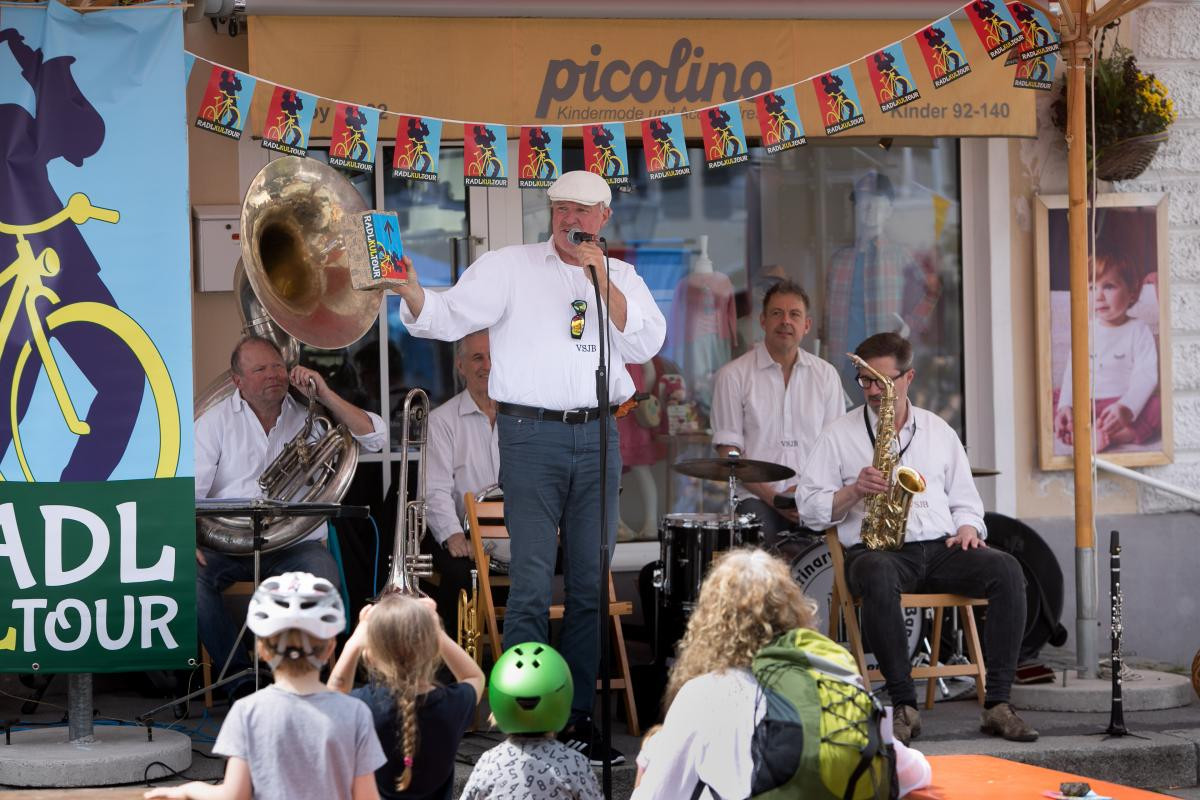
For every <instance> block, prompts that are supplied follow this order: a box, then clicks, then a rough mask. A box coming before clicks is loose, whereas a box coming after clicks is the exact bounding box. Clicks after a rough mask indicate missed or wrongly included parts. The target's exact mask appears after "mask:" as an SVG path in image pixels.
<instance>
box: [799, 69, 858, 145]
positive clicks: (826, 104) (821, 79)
mask: <svg viewBox="0 0 1200 800" xmlns="http://www.w3.org/2000/svg"><path fill="white" fill-rule="evenodd" d="M812 85H813V89H815V90H816V93H817V107H818V108H819V109H820V112H821V120H822V122H823V123H824V125H825V135H826V136H833V135H834V134H838V133H842V132H843V131H848V130H850V129H851V128H857V127H858V126H859V125H862V124H863V123H865V122H866V121H867V120H866V117H864V116H863V109H862V101H861V100H859V99H858V89H857V88H856V87H855V85H854V77H853V76H852V75H851V74H850V68H849V67H838V68H837V69H835V70H830V71H829V72H826V73H825V74H824V75H818V76H817V77H815V78H813V79H812Z"/></svg>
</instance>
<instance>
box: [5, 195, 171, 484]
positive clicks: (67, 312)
mask: <svg viewBox="0 0 1200 800" xmlns="http://www.w3.org/2000/svg"><path fill="white" fill-rule="evenodd" d="M92 219H94V220H99V221H101V222H108V223H112V224H115V223H116V222H117V221H118V220H119V219H120V214H119V213H118V212H117V211H115V210H113V209H108V208H99V207H97V206H93V205H92V204H91V201H90V200H89V199H88V197H87V195H85V194H83V193H80V192H77V193H75V194H73V195H71V197H70V199H69V200H67V204H66V206H64V207H63V208H62V210H60V211H58V212H57V213H55V214H52V215H51V216H49V217H47V218H46V219H43V220H41V221H39V222H34V223H29V224H25V225H15V224H11V223H6V222H4V221H0V234H7V235H9V236H14V237H16V251H17V257H16V260H15V261H13V262H12V263H11V264H9V265H8V266H7V267H5V268H4V270H3V271H0V287H3V286H5V285H6V284H11V285H12V288H11V290H10V293H9V295H8V299H7V300H6V302H5V305H4V311H3V312H2V313H0V349H2V348H3V347H4V346H5V345H6V344H7V343H8V341H9V337H10V336H12V335H13V328H14V326H15V322H16V319H17V315H18V314H19V313H22V312H24V314H25V316H26V318H27V319H28V322H29V331H30V333H29V340H28V341H26V342H25V343H24V345H23V346H22V347H21V349H20V350H19V352H18V354H17V359H16V362H15V366H14V367H13V374H12V378H11V389H12V390H11V393H10V395H9V408H8V409H7V413H8V414H9V419H10V420H11V424H12V445H13V450H14V453H15V455H16V457H17V461H18V463H19V464H20V467H21V472H22V474H23V475H24V477H25V480H27V481H35V480H37V478H36V477H35V476H34V473H33V470H32V469H31V467H30V465H29V459H28V457H27V453H26V448H25V443H24V442H23V441H22V438H21V432H20V428H19V425H18V423H19V421H20V413H21V412H20V409H19V407H18V404H19V401H18V392H17V387H18V386H20V385H21V377H22V374H23V373H24V371H25V369H26V367H27V365H28V362H29V358H30V356H31V355H32V354H33V351H34V350H35V349H36V350H37V355H38V358H39V359H40V361H41V367H42V369H43V370H45V374H46V379H47V380H48V381H49V383H50V387H51V390H52V391H53V393H54V398H55V400H56V401H57V403H58V408H59V411H60V412H61V414H62V417H63V421H64V422H65V424H66V427H67V429H68V430H69V431H70V432H71V433H72V434H74V435H76V436H87V435H88V434H90V433H91V426H90V425H88V423H87V422H84V421H83V420H81V419H80V418H79V414H78V413H77V411H76V403H75V402H74V401H73V400H72V398H71V394H70V390H69V389H68V388H67V385H66V382H65V381H64V379H63V374H62V370H61V369H60V367H59V365H58V361H57V359H56V356H55V354H54V350H53V349H51V347H50V336H51V335H53V334H54V332H55V331H56V330H59V329H61V328H65V327H67V326H71V325H91V326H95V327H96V328H98V329H100V330H101V331H106V332H108V333H110V334H112V335H113V336H115V337H116V339H117V340H118V341H119V342H120V343H121V344H122V345H123V346H125V347H127V348H128V349H129V350H130V352H131V353H132V354H133V356H134V358H135V359H136V360H137V363H138V368H139V370H140V371H141V372H142V373H144V374H145V377H146V380H147V381H148V382H149V385H150V393H151V396H152V398H153V401H154V406H155V409H156V412H157V415H156V423H157V427H158V452H157V456H156V460H155V468H154V475H153V477H156V478H167V477H172V476H173V475H174V474H175V471H176V467H177V464H178V461H179V444H180V428H179V407H178V403H177V400H176V397H175V387H174V385H173V384H172V383H171V377H170V374H169V373H168V372H167V366H166V364H165V362H164V361H163V358H162V356H161V355H160V354H159V352H158V348H157V347H155V345H154V342H153V341H151V339H150V337H149V335H147V333H146V332H145V331H144V330H143V329H142V327H141V326H140V325H138V323H137V322H135V321H134V320H133V318H132V317H130V316H129V315H128V314H126V313H125V312H124V311H121V310H120V309H118V308H115V307H113V306H110V305H108V304H106V303H98V302H92V301H80V302H74V303H68V304H66V305H60V300H59V297H58V295H57V294H56V293H55V292H54V290H52V289H50V288H48V287H46V286H45V285H44V284H43V279H45V278H50V277H53V276H55V275H57V274H58V272H59V270H60V268H61V264H60V263H59V256H58V252H57V251H56V250H55V249H54V248H53V247H46V248H43V249H42V250H41V252H39V253H35V252H34V250H33V246H32V245H31V244H30V243H29V241H28V239H26V237H27V236H30V235H33V234H38V233H43V232H45V231H48V230H51V229H52V228H55V227H57V226H58V225H60V224H62V223H63V222H66V221H67V220H70V221H71V222H73V223H74V224H76V225H82V224H84V223H85V222H87V221H88V220H92ZM39 301H46V303H48V304H49V306H50V308H49V310H48V313H44V312H43V310H41V309H39V307H38V305H39ZM43 305H44V304H43ZM3 480H6V477H5V476H4V475H3V474H0V481H3Z"/></svg>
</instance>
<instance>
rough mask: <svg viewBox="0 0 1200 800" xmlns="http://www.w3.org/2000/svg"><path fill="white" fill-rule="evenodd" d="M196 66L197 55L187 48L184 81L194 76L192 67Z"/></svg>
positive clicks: (184, 57)
mask: <svg viewBox="0 0 1200 800" xmlns="http://www.w3.org/2000/svg"><path fill="white" fill-rule="evenodd" d="M194 66H196V57H195V56H194V55H192V54H191V53H189V52H187V51H186V50H185V51H184V52H183V82H184V83H187V79H188V78H190V77H192V67H194Z"/></svg>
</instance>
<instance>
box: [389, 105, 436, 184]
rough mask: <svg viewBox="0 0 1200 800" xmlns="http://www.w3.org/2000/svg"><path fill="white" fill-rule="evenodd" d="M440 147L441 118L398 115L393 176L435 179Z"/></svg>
mask: <svg viewBox="0 0 1200 800" xmlns="http://www.w3.org/2000/svg"><path fill="white" fill-rule="evenodd" d="M441 147H442V121H441V120H440V119H430V118H428V117H410V116H401V117H400V118H399V120H397V122H396V148H395V153H394V155H393V156H392V177H393V178H407V179H408V180H412V181H436V180H437V177H438V154H439V152H440V150H441Z"/></svg>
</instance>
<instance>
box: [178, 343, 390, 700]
mask: <svg viewBox="0 0 1200 800" xmlns="http://www.w3.org/2000/svg"><path fill="white" fill-rule="evenodd" d="M229 366H230V371H231V373H232V378H233V385H234V387H235V391H234V392H233V393H232V394H230V395H229V396H228V397H226V398H225V399H223V400H222V401H221V402H220V403H218V404H216V405H214V406H213V407H212V408H210V409H209V410H208V411H206V412H205V413H204V414H203V415H201V416H200V418H199V419H198V420H196V426H195V445H196V447H195V461H196V498H197V499H202V498H227V499H253V498H258V497H262V495H263V492H262V489H260V488H259V485H258V478H259V476H260V475H262V474H263V472H264V471H265V470H266V469H267V467H268V466H270V465H271V464H272V463H273V462H274V461H275V459H276V458H278V456H279V455H280V453H282V452H283V450H284V448H285V447H286V446H287V444H288V443H289V442H291V441H292V439H293V438H295V437H296V435H297V434H298V433H300V431H301V430H303V429H304V425H305V421H306V419H307V417H308V413H307V409H306V407H305V405H304V404H303V403H301V402H298V401H297V400H296V398H294V397H293V396H292V395H291V394H289V393H288V385H289V383H290V384H291V385H292V386H295V387H296V388H297V389H299V390H300V392H301V393H302V394H303V395H304V396H306V397H307V396H308V395H309V393H310V392H315V393H316V394H315V399H316V401H317V402H319V403H320V404H322V405H323V406H325V408H327V409H328V410H329V413H330V415H331V416H332V418H333V421H334V422H335V423H342V424H344V425H345V426H346V428H347V429H348V430H349V431H350V434H351V435H352V436H353V437H354V439H355V440H356V441H357V442H358V445H359V447H360V448H362V449H364V450H369V451H371V452H377V451H379V450H382V449H383V446H384V445H385V444H386V443H387V431H386V429H385V428H384V424H383V419H382V418H381V417H380V416H379V415H378V414H373V413H371V412H369V411H364V410H363V409H361V408H359V407H358V406H355V405H354V404H352V403H350V402H348V401H347V400H345V399H343V398H342V397H341V396H339V395H338V394H337V392H335V391H333V390H332V389H330V388H329V386H328V385H327V384H326V383H325V380H324V378H322V377H321V375H320V373H318V372H314V371H313V370H311V369H308V368H307V367H301V366H296V367H293V368H292V369H291V371H290V372H289V371H288V369H287V366H286V365H285V363H284V358H283V355H282V354H281V353H280V352H279V349H278V347H277V346H276V345H275V343H274V342H272V341H271V340H270V339H265V338H262V337H259V336H246V337H244V338H243V339H242V340H241V341H239V342H238V344H237V346H236V347H234V349H233V353H232V355H231V356H230V359H229ZM196 563H197V569H196V617H197V624H198V626H199V628H200V641H202V642H203V643H204V647H205V648H206V649H207V650H208V653H209V656H210V657H211V658H212V661H213V665H214V667H213V671H214V674H215V673H216V671H217V670H220V669H221V668H222V666H223V665H224V664H225V662H226V660H227V659H228V657H229V654H230V652H231V651H234V646H235V644H236V640H237V635H238V626H237V625H236V624H234V623H233V621H232V620H231V619H230V618H228V617H227V615H226V614H225V608H224V605H223V603H222V600H221V592H222V591H224V590H225V589H226V588H228V587H229V585H230V584H232V583H234V582H236V581H249V580H253V579H254V560H253V558H251V557H248V556H234V555H230V554H227V553H222V552H218V551H216V550H212V549H210V548H208V547H205V546H200V547H197V548H196ZM260 572H261V574H260V576H259V580H260V581H261V580H265V579H267V578H269V577H272V576H274V575H280V574H282V573H284V572H309V573H312V574H313V575H316V576H317V577H319V578H325V579H326V580H328V581H329V582H330V583H332V584H333V585H334V586H339V587H340V586H341V580H340V579H339V576H338V568H337V564H336V563H335V562H334V560H333V557H332V556H331V555H330V554H329V549H328V548H327V547H326V545H325V526H324V525H320V526H318V527H317V528H316V530H314V531H313V532H312V533H310V534H309V535H308V536H307V537H305V538H304V539H302V540H301V541H298V542H295V543H294V544H292V545H291V546H289V547H285V548H282V549H279V550H272V551H270V552H264V553H263V554H262V559H261V564H260ZM249 666H250V662H249V659H248V657H247V655H246V652H245V651H244V650H243V649H241V648H238V650H237V651H236V652H234V654H233V660H232V661H230V663H229V669H228V670H226V674H230V675H232V674H235V673H236V672H239V671H241V670H244V669H246V668H247V667H249ZM253 689H254V680H253V678H245V679H243V680H241V681H236V682H233V683H231V684H230V685H229V686H228V687H226V690H227V695H228V697H229V699H230V702H232V701H233V700H236V699H237V698H238V697H239V696H240V695H242V694H245V693H247V692H249V691H253Z"/></svg>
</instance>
